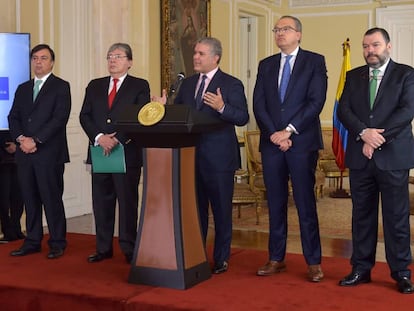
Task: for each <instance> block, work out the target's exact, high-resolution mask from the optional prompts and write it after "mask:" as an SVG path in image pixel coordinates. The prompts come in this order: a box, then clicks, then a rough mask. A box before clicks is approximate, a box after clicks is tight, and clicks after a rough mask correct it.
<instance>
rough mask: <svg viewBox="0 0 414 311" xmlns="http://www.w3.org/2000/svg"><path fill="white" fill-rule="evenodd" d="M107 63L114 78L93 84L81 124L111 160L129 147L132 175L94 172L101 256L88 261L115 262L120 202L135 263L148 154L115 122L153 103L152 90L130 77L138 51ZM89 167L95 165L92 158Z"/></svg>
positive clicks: (126, 245)
mask: <svg viewBox="0 0 414 311" xmlns="http://www.w3.org/2000/svg"><path fill="white" fill-rule="evenodd" d="M106 59H107V62H108V71H109V74H110V75H109V76H107V77H103V78H98V79H95V80H92V81H91V82H90V83H89V85H88V86H87V88H86V93H85V98H84V101H83V106H82V110H81V112H80V123H81V125H82V128H83V129H84V131H85V133H86V135H87V136H88V137H89V144H90V145H93V146H98V145H99V146H101V147H102V149H103V152H104V154H110V153H111V152H112V150H113V148H115V147H116V146H117V145H118V144H122V145H123V146H124V152H125V163H126V172H125V173H95V172H94V171H93V170H92V204H93V213H94V217H95V226H96V252H95V253H94V254H92V255H90V256H89V257H88V262H91V263H92V262H99V261H102V260H104V259H108V258H111V257H112V256H113V249H112V239H113V235H114V226H115V207H116V201H118V206H119V245H120V247H121V250H122V252H123V253H124V255H125V259H126V261H127V262H128V263H130V262H131V260H132V257H133V252H134V245H135V239H136V235H137V219H138V183H139V178H140V175H141V166H142V150H141V149H140V147H139V146H138V145H137V142H136V141H134V140H133V139H131V138H130V137H128V135H126V134H125V133H122V132H119V131H116V128H115V124H114V121H115V120H116V119H117V118H118V116H119V115H120V114H121V112H122V111H124V110H125V109H128V106H130V105H138V106H143V105H145V104H146V103H148V102H149V101H150V88H149V84H148V82H147V81H146V80H144V79H140V78H136V77H133V76H130V75H129V74H128V70H129V69H130V68H131V66H132V50H131V47H130V46H129V45H128V44H126V43H115V44H113V45H112V46H111V47H110V48H109V50H108V53H107V55H106ZM87 163H91V157H90V153H88V159H87Z"/></svg>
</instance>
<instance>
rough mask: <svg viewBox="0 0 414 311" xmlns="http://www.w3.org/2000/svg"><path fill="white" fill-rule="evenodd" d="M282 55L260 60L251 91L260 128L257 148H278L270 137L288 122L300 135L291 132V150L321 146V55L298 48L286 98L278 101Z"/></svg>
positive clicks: (323, 90)
mask: <svg viewBox="0 0 414 311" xmlns="http://www.w3.org/2000/svg"><path fill="white" fill-rule="evenodd" d="M280 57H281V54H280V53H279V54H276V55H272V56H270V57H268V58H265V59H263V60H262V61H260V63H259V68H258V73H257V80H256V85H255V89H254V94H253V110H254V114H255V117H256V121H257V124H258V126H259V128H260V131H261V132H260V134H261V137H260V150H261V151H262V152H263V151H264V150H265V149H269V148H270V149H271V150H274V151H276V150H279V149H278V147H277V146H275V145H273V144H272V143H271V141H270V139H269V137H270V135H272V134H273V133H274V132H276V131H280V130H283V129H284V128H286V126H287V125H288V124H289V123H291V124H292V125H293V126H294V127H295V128H296V130H297V131H298V132H299V135H292V136H291V140H292V142H293V145H292V147H291V149H290V151H292V152H302V151H305V150H306V151H312V150H318V149H321V148H323V142H322V132H321V126H320V120H319V114H320V112H321V111H322V108H323V106H324V104H325V99H326V88H327V76H326V66H325V59H324V57H323V56H322V55H319V54H316V53H313V52H309V51H305V50H302V49H299V51H298V54H297V56H296V60H295V65H294V67H293V70H292V74H291V76H290V80H289V85H288V89H287V91H286V95H285V100H284V102H283V103H281V102H280V98H279V90H278V73H279V69H280Z"/></svg>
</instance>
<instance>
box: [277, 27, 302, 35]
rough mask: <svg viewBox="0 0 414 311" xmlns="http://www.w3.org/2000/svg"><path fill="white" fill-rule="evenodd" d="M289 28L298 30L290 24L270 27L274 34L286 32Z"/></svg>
mask: <svg viewBox="0 0 414 311" xmlns="http://www.w3.org/2000/svg"><path fill="white" fill-rule="evenodd" d="M290 30H293V31H294V32H298V30H297V29H295V28H293V27H292V26H284V27H281V28H277V27H276V28H273V29H272V32H273V33H274V34H282V33H286V32H288V31H290Z"/></svg>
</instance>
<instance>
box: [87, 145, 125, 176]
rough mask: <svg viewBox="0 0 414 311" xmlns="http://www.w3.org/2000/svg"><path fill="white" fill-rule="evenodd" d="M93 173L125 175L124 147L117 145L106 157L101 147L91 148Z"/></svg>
mask: <svg viewBox="0 0 414 311" xmlns="http://www.w3.org/2000/svg"><path fill="white" fill-rule="evenodd" d="M90 149H91V158H92V173H125V172H126V166H125V152H124V146H123V145H121V144H118V145H116V146H115V147H114V148H113V149H112V151H111V153H110V154H109V155H104V151H103V149H102V147H101V146H92V145H91V146H90Z"/></svg>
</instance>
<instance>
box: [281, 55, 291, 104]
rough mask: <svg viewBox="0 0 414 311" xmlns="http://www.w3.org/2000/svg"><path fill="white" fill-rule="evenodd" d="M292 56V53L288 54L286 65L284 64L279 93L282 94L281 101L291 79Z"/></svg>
mask: <svg viewBox="0 0 414 311" xmlns="http://www.w3.org/2000/svg"><path fill="white" fill-rule="evenodd" d="M291 57H292V55H286V57H285V58H286V61H285V65H284V66H283V72H282V79H280V86H279V95H280V101H281V102H283V100H284V99H285V94H286V90H287V86H288V84H289V79H290V63H289V60H290V59H291Z"/></svg>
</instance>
